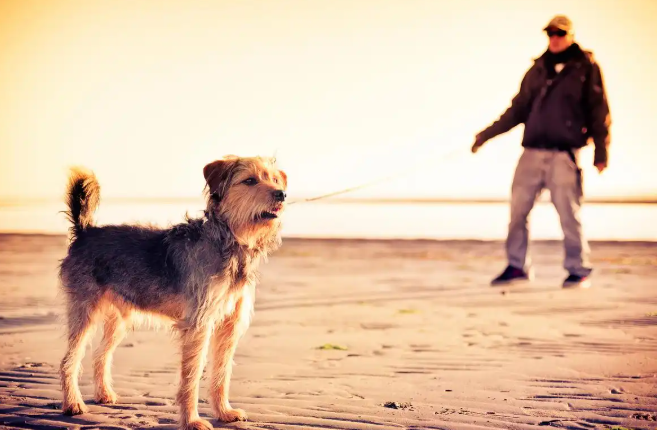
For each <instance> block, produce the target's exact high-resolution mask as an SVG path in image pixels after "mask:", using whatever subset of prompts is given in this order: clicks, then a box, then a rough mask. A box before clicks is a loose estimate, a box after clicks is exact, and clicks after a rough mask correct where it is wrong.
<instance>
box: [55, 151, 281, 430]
mask: <svg viewBox="0 0 657 430" xmlns="http://www.w3.org/2000/svg"><path fill="white" fill-rule="evenodd" d="M203 174H204V176H205V179H206V185H207V207H206V212H205V217H204V218H200V219H187V222H185V223H181V224H178V225H175V226H173V227H171V228H168V229H158V228H152V227H141V226H129V225H118V226H116V225H114V226H102V227H96V226H94V225H93V220H92V214H93V212H94V211H95V209H96V206H97V205H98V203H99V200H100V197H99V196H100V187H99V186H98V182H97V181H96V179H95V177H94V176H93V174H92V173H89V172H83V171H82V170H76V171H74V172H73V174H72V175H71V179H70V182H69V192H68V198H67V201H68V204H69V211H68V212H67V214H68V216H69V219H70V220H71V222H72V224H73V227H72V229H71V232H72V235H71V244H70V246H69V252H68V255H67V256H66V258H64V260H62V263H61V267H60V279H61V282H62V287H63V290H64V292H65V293H66V299H67V317H68V329H69V333H68V350H67V353H66V355H65V356H64V358H63V359H62V363H61V368H60V374H61V380H62V390H63V394H64V401H63V403H62V409H63V411H64V413H66V414H71V415H75V414H79V413H84V412H86V406H85V405H84V402H83V401H82V397H81V394H80V390H79V388H78V385H77V378H78V376H79V372H80V362H81V360H82V356H83V355H84V349H85V345H86V343H87V342H88V341H89V338H90V337H91V332H92V329H93V327H94V325H95V324H96V323H97V322H99V321H104V325H105V327H104V334H103V341H102V342H101V346H100V347H99V349H98V350H97V351H96V353H95V356H94V380H95V385H96V400H97V401H98V402H100V403H113V402H115V401H116V394H115V393H114V392H113V390H112V388H111V376H110V366H111V361H112V354H113V351H114V349H115V348H116V347H117V345H118V344H119V343H120V342H121V340H122V339H123V336H124V335H125V332H126V327H128V326H129V325H130V324H131V323H132V322H133V321H134V320H135V316H137V315H139V314H145V315H148V316H150V315H154V316H161V317H165V318H166V319H168V320H170V321H171V322H174V323H175V324H174V327H176V328H177V329H178V332H179V334H180V337H181V345H182V357H183V361H182V368H181V383H180V388H179V391H178V396H177V401H178V404H179V405H180V413H181V416H180V419H181V427H183V428H196V429H198V428H201V429H205V428H211V425H209V423H207V422H206V421H204V420H201V419H200V418H199V415H198V410H197V403H198V385H199V379H200V375H201V372H202V370H203V367H204V364H205V356H206V353H207V351H208V350H211V351H212V353H213V356H214V357H213V364H212V368H211V373H212V384H211V391H210V400H211V404H212V408H213V410H214V412H215V415H216V416H217V417H218V418H219V419H220V420H222V421H234V420H242V419H245V418H246V414H245V413H244V411H242V410H239V409H233V408H232V407H231V406H230V403H229V402H228V387H229V383H230V374H231V366H232V358H233V355H234V353H235V349H236V347H237V342H238V340H239V337H240V336H241V335H242V334H243V333H244V331H246V329H247V328H248V325H249V322H250V316H251V313H252V312H253V301H254V299H255V296H254V291H253V288H254V287H255V282H256V271H257V268H258V265H259V262H260V260H261V258H262V257H266V256H267V255H268V254H269V253H270V252H272V251H274V250H275V249H277V248H278V246H280V228H281V223H280V218H279V217H280V216H281V215H282V213H283V211H284V203H283V201H282V200H284V197H285V195H284V191H285V188H286V186H287V177H286V175H285V173H284V172H282V171H280V170H278V169H276V168H275V167H274V162H273V161H272V160H268V159H263V158H248V159H244V158H238V157H234V156H231V157H227V158H225V159H223V160H217V161H215V162H213V163H210V164H208V165H207V166H205V168H204V169H203ZM251 179H253V181H252V180H251ZM245 181H246V182H245ZM263 214H266V217H264V218H263Z"/></svg>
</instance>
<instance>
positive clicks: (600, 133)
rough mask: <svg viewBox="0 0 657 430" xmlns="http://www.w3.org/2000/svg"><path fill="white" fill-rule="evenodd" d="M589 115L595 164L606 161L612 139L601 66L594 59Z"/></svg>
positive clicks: (590, 82) (589, 88)
mask: <svg viewBox="0 0 657 430" xmlns="http://www.w3.org/2000/svg"><path fill="white" fill-rule="evenodd" d="M587 91H588V97H587V106H586V109H587V116H588V124H587V126H588V128H589V136H591V137H592V138H593V143H594V145H595V155H594V157H593V159H594V161H593V162H594V164H598V163H606V162H607V160H608V148H609V143H610V140H611V135H610V133H609V128H610V126H611V113H610V111H609V103H608V102H607V94H606V90H605V86H604V81H603V78H602V71H601V69H600V66H599V65H598V64H597V63H596V62H595V61H593V62H592V65H591V71H590V75H589V79H588V87H587Z"/></svg>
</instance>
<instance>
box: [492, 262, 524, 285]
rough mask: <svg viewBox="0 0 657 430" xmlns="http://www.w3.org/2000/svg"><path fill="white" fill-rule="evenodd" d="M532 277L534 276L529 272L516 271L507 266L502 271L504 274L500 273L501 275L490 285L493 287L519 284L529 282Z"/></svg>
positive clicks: (514, 268) (516, 269)
mask: <svg viewBox="0 0 657 430" xmlns="http://www.w3.org/2000/svg"><path fill="white" fill-rule="evenodd" d="M533 277H534V276H533V273H532V271H531V270H530V271H529V272H525V271H524V270H522V269H518V268H516V267H513V266H507V268H506V269H504V272H502V274H501V275H499V276H498V277H497V278H495V279H493V281H492V282H491V283H490V284H491V285H493V286H496V285H509V284H515V283H519V282H526V281H531V280H532V279H533Z"/></svg>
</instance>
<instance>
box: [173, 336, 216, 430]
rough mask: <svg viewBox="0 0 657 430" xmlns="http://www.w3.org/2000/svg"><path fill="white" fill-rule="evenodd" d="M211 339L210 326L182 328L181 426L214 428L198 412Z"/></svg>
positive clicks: (185, 428)
mask: <svg viewBox="0 0 657 430" xmlns="http://www.w3.org/2000/svg"><path fill="white" fill-rule="evenodd" d="M209 339H210V327H206V326H204V325H202V326H196V325H190V326H187V327H184V328H182V329H181V341H182V366H181V372H180V387H179V390H178V395H177V399H176V400H177V402H178V405H179V407H180V428H181V429H183V430H192V429H196V430H212V428H213V426H212V424H210V422H209V421H206V420H203V419H201V418H200V416H199V414H198V389H199V382H200V380H201V373H202V372H203V367H204V366H205V359H206V355H207V350H208V343H209Z"/></svg>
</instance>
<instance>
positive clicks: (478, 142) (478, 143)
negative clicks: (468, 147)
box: [472, 134, 486, 154]
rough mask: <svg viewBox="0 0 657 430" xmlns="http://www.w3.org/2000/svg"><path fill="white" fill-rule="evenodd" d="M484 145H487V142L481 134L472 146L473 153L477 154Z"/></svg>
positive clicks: (476, 137)
mask: <svg viewBox="0 0 657 430" xmlns="http://www.w3.org/2000/svg"><path fill="white" fill-rule="evenodd" d="M484 143H486V141H485V140H484V139H483V138H482V137H481V134H478V135H476V136H475V141H474V144H472V153H473V154H476V153H477V151H479V148H481V146H482V145H483V144H484Z"/></svg>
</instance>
